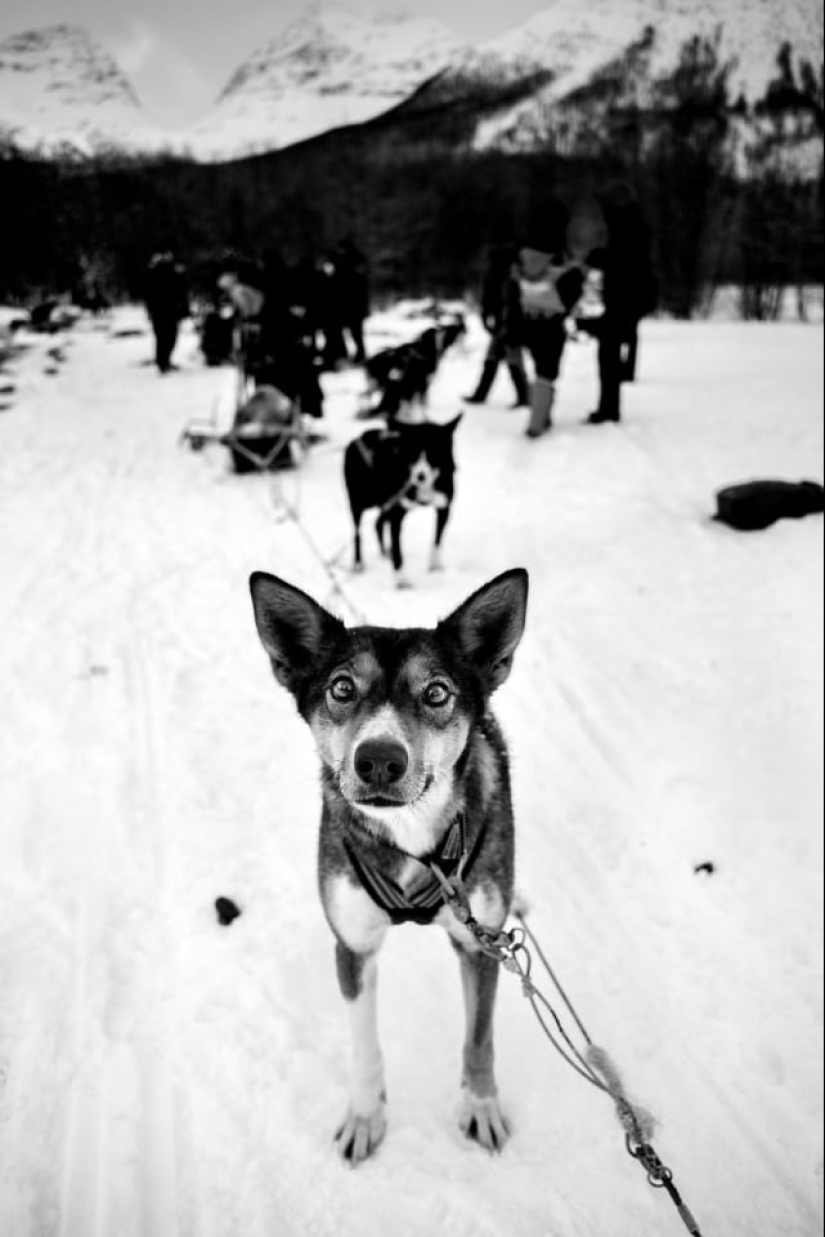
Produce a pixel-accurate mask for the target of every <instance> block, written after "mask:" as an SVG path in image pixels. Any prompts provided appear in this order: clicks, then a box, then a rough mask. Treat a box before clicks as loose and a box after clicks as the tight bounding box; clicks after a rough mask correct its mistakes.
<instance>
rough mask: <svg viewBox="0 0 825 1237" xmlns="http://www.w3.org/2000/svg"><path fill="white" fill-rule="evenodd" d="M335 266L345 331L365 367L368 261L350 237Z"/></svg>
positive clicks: (337, 251) (360, 363)
mask: <svg viewBox="0 0 825 1237" xmlns="http://www.w3.org/2000/svg"><path fill="white" fill-rule="evenodd" d="M334 262H335V273H336V278H337V280H338V295H339V298H340V304H341V319H342V323H343V327H344V330H345V331H346V332H347V334H348V335H349V337H350V340H351V341H352V346H353V348H354V349H355V356H354V357H353V360H354V361H355V362H356V364H358V365H362V364H363V363H364V361H365V360H366V359H367V358H366V351H365V349H364V323H365V321H366V320H367V318H368V317H369V312H370V290H369V271H368V268H367V259H366V257H365V255H364V254H363V253H362V252H361V250H360V249H359V248H358V246H357V245H356V243H355V241H354V240H353V238H352V237H351V236H346V237H345V238H344V239H343V240H342V241H341V244H340V245H339V246H338V248H337V249H336V251H335V254H334Z"/></svg>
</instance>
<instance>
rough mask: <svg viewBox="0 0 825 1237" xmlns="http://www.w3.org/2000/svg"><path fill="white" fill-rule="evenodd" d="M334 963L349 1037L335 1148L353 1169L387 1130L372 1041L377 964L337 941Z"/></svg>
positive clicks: (380, 1070)
mask: <svg viewBox="0 0 825 1237" xmlns="http://www.w3.org/2000/svg"><path fill="white" fill-rule="evenodd" d="M335 962H336V967H337V971H338V983H339V985H340V988H341V993H342V995H343V997H344V1000H345V1001H346V1002H347V1007H348V1009H349V1017H350V1029H351V1033H352V1084H351V1091H350V1102H349V1107H348V1108H347V1112H346V1115H345V1117H344V1120H343V1122H342V1124H341V1127H340V1129H339V1130H338V1131H337V1133H336V1135H335V1143H336V1145H337V1147H338V1150H339V1152H340V1153H341V1155H342V1156H343V1158H344V1159H345V1160H348V1161H349V1162H350V1164H352V1165H353V1166H354V1165H356V1164H360V1163H361V1161H362V1160H366V1159H367V1157H368V1156H370V1155H372V1153H373V1151H375V1149H376V1148H377V1147H378V1145H379V1143H380V1142H381V1139H382V1138H383V1137H384V1132H385V1130H386V1128H387V1117H386V1107H387V1095H386V1090H385V1087H384V1061H383V1058H382V1055H381V1047H380V1044H379V1042H378V1017H377V1002H376V990H377V978H378V959H377V955H376V954H374V953H371V954H359V953H355V952H354V951H353V950H351V949H349V948H348V947H347V946H346V945H344V944H343V943H342V942H341V941H338V942H336V947H335Z"/></svg>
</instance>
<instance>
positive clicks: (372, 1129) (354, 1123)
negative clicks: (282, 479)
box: [335, 1103, 387, 1168]
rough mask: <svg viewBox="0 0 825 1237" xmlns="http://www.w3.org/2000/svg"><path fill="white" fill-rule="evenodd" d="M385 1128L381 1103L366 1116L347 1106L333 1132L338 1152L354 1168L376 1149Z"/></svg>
mask: <svg viewBox="0 0 825 1237" xmlns="http://www.w3.org/2000/svg"><path fill="white" fill-rule="evenodd" d="M386 1130H387V1112H386V1106H385V1105H384V1104H383V1103H381V1104H379V1106H378V1107H377V1108H376V1109H374V1111H373V1112H371V1113H369V1115H368V1116H366V1117H364V1116H361V1115H360V1113H356V1112H354V1111H353V1110H352V1108H348V1109H347V1115H346V1116H345V1117H344V1120H343V1122H342V1124H341V1126H340V1128H339V1129H338V1130H337V1132H336V1134H335V1145H336V1147H337V1148H338V1154H339V1155H340V1156H341V1158H342V1159H344V1160H346V1161H347V1163H349V1164H350V1165H351V1166H352V1167H353V1168H355V1166H356V1165H357V1164H360V1163H362V1161H364V1160H366V1159H368V1158H369V1156H371V1155H372V1153H373V1152H374V1151H376V1150H377V1149H378V1147H379V1146H380V1144H381V1140H382V1139H383V1137H384V1134H385V1133H386Z"/></svg>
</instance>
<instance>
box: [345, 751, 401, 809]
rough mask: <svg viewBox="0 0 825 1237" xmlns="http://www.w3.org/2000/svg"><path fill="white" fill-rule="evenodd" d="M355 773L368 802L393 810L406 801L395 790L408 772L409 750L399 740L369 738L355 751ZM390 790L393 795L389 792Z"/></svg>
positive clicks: (365, 800)
mask: <svg viewBox="0 0 825 1237" xmlns="http://www.w3.org/2000/svg"><path fill="white" fill-rule="evenodd" d="M353 764H354V766H355V772H356V775H357V777H358V780H359V782H360V783H361V785H362V786H363V788H364V791H365V792H366V793H365V795H364V802H368V803H372V804H374V805H375V806H377V807H389V806H394V805H396V804H400V803H403V802H404V800H403V798H401V797H400V796H399V795H398V794H397V792H396V793H393V790H392V788H393V787H394V786H396V785H397V783H398V782H400V781H401V779H402V778H403V776H404V774H405V773H406V772H407V767H408V765H409V757H408V755H407V749H406V748H405V747H404V746H403V745H402V744H401V743H398V742H397V741H396V740H395V739H365V740H364V742H363V743H359V744H358V747H357V748H356V749H355V756H354V759H353ZM387 791H389V793H388V794H387V793H385V792H387Z"/></svg>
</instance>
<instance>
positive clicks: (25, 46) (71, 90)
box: [0, 25, 168, 155]
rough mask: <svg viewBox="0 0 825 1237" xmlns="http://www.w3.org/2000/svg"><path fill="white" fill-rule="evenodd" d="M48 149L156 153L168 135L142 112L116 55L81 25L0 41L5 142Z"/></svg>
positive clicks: (0, 131)
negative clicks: (110, 149)
mask: <svg viewBox="0 0 825 1237" xmlns="http://www.w3.org/2000/svg"><path fill="white" fill-rule="evenodd" d="M8 141H12V142H13V143H14V144H15V145H16V146H17V147H19V148H21V149H37V150H39V151H40V152H41V153H43V154H47V155H49V154H51V155H54V154H57V153H60V152H65V151H69V152H72V153H75V154H78V155H89V154H93V153H96V152H99V151H102V150H107V149H109V148H112V147H114V148H117V149H120V150H125V151H140V152H144V151H154V150H159V149H161V148H162V147H164V146H165V145H166V144H167V142H168V138H167V136H166V135H165V134H164V133H163V131H162V130H161V129H159V128H157V127H155V126H153V125H152V124H151V123H150V122H149V121H148V120H147V119H146V117H145V116H144V115H143V113H142V111H141V107H140V103H139V102H138V99H137V97H136V96H135V93H134V90H133V89H132V87H131V86H130V84H129V82H128V80H127V78H126V77H125V75H124V74H123V73H122V72H121V70H120V69H119V68H118V66H117V64H116V63H115V61H114V59H113V57H112V56H111V55H109V53H108V52H107V51H106V50H105V49H104V48H102V47H101V46H100V45H99V44H98V43H96V42H95V41H94V40H93V39H92V38H91V37H90V35H89V34H88V33H87V31H86V30H84V29H83V28H82V27H80V26H73V25H59V26H49V27H46V28H44V29H39V30H30V31H27V32H25V33H23V34H19V35H14V36H13V37H11V38H8V39H4V40H2V42H0V145H2V144H3V143H4V142H8Z"/></svg>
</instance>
